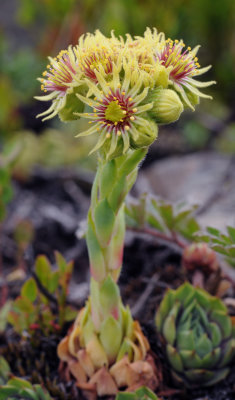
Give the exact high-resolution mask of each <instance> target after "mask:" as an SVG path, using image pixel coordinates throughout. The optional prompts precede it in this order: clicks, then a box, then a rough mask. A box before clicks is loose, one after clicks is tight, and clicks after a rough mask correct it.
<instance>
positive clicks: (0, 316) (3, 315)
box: [0, 300, 12, 372]
mask: <svg viewBox="0 0 235 400" xmlns="http://www.w3.org/2000/svg"><path fill="white" fill-rule="evenodd" d="M11 307H12V301H11V300H8V301H6V303H5V304H4V306H2V308H1V309H0V332H3V331H5V329H6V325H7V316H8V313H9V311H10V310H11ZM0 372H1V368H0Z"/></svg>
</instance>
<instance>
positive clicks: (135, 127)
mask: <svg viewBox="0 0 235 400" xmlns="http://www.w3.org/2000/svg"><path fill="white" fill-rule="evenodd" d="M112 76H113V79H112V81H110V82H109V83H107V82H106V81H105V79H104V78H103V75H102V74H100V73H98V71H96V77H97V82H98V84H99V85H95V84H94V83H92V82H89V81H88V80H87V84H88V86H89V89H90V92H91V93H93V94H94V96H95V97H94V99H92V98H87V97H84V96H81V95H80V94H78V95H77V97H78V98H79V100H81V101H83V102H84V103H85V104H87V105H88V106H90V107H92V109H93V110H92V112H89V113H83V114H82V115H81V114H80V113H78V114H77V115H78V116H83V117H85V118H88V119H91V121H89V123H90V124H91V125H92V126H91V128H89V129H88V130H87V131H85V132H82V133H80V134H79V135H78V136H87V135H91V134H93V133H98V134H99V139H98V142H97V144H96V146H95V147H94V148H93V150H92V152H94V151H96V150H98V149H100V148H101V147H102V146H103V145H104V144H105V145H106V146H107V144H108V151H107V152H106V153H107V154H106V157H107V158H109V157H112V156H113V155H114V154H115V151H116V149H117V147H120V153H121V154H123V153H126V152H127V150H128V149H129V148H130V147H134V148H136V147H138V142H139V141H140V133H141V136H142V138H143V140H142V141H141V147H145V146H148V145H150V144H151V143H152V142H153V140H154V139H155V138H156V136H157V125H156V124H155V123H154V122H153V121H151V120H150V119H149V118H148V116H147V114H146V111H147V110H149V109H151V108H152V103H151V102H147V101H146V97H147V95H148V88H144V89H143V88H142V81H141V80H139V82H138V83H136V84H135V85H134V86H132V87H130V81H131V68H130V67H129V66H126V71H125V78H124V79H123V82H122V83H120V80H119V73H118V67H115V70H114V72H113V75H112ZM144 101H145V103H144ZM119 155H120V154H119Z"/></svg>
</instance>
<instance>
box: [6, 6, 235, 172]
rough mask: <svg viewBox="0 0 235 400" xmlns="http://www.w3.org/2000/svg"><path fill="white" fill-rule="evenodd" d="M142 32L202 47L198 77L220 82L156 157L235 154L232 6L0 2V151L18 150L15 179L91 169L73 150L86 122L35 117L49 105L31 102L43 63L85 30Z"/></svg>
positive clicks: (83, 150)
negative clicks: (40, 168) (35, 172)
mask: <svg viewBox="0 0 235 400" xmlns="http://www.w3.org/2000/svg"><path fill="white" fill-rule="evenodd" d="M146 26H149V27H157V29H158V30H159V31H164V32H165V33H166V36H169V37H171V38H172V39H175V38H178V39H180V38H182V39H184V41H185V43H186V44H187V45H189V46H191V47H193V46H195V45H197V44H201V45H202V48H201V50H200V52H199V61H200V64H201V65H202V66H206V65H208V64H212V65H213V68H212V69H211V70H210V71H209V73H207V76H205V77H204V76H203V77H204V79H205V80H211V79H213V80H216V81H217V85H215V86H213V87H211V88H209V89H207V92H208V93H210V94H212V95H213V97H214V100H213V101H212V102H208V101H205V103H204V101H203V100H202V102H201V106H200V107H199V108H198V110H197V111H196V112H195V113H194V114H192V113H191V112H189V113H188V114H187V113H185V116H184V117H183V118H181V120H180V122H179V123H178V124H175V126H174V127H173V128H172V127H170V128H167V129H166V128H164V131H166V130H167V131H168V135H167V136H166V135H165V134H163V135H160V140H159V146H156V149H157V150H156V152H155V153H154V158H156V157H160V156H164V155H168V154H169V153H170V154H172V153H173V154H175V153H182V152H188V151H196V150H203V149H217V150H219V151H223V152H230V153H231V152H235V111H234V110H235V94H234V93H235V68H234V65H235V46H234V43H235V1H234V0H223V1H221V0H213V1H211V0H164V1H162V0H100V1H99V0H80V1H79V0H1V3H0V145H1V147H4V148H5V151H6V152H7V151H8V148H9V149H11V148H12V147H14V146H15V145H18V144H19V145H20V146H21V152H20V157H19V158H18V160H17V168H16V170H17V173H18V174H21V175H22V176H24V175H25V174H26V175H27V173H28V172H29V171H30V170H31V168H32V167H33V165H34V164H35V163H37V164H43V165H45V166H47V167H55V166H58V165H60V166H61V165H71V164H72V165H74V164H76V163H77V162H78V161H79V163H81V164H82V163H84V164H85V166H87V165H88V164H87V159H86V154H87V146H88V147H90V144H89V143H87V141H84V142H81V140H79V142H77V146H75V147H74V143H75V141H76V140H77V139H74V138H73V136H74V133H77V132H78V131H79V130H80V124H84V122H73V123H71V124H67V125H64V124H63V126H62V124H60V121H59V119H58V118H56V119H55V120H53V121H49V122H48V121H47V122H45V123H42V122H41V121H40V120H39V119H36V118H35V116H36V115H37V114H38V113H39V112H42V111H43V110H45V109H46V106H47V105H46V104H45V103H40V102H37V101H36V100H34V99H33V96H34V95H38V94H39V92H40V89H39V88H40V84H39V82H38V81H37V80H36V78H37V77H38V76H40V75H41V72H42V71H43V70H44V68H45V66H46V64H47V56H48V55H52V56H55V55H57V53H58V52H59V51H60V49H63V48H66V47H67V46H68V45H69V44H71V43H72V44H76V43H77V40H78V37H79V36H80V35H81V34H82V33H84V32H86V31H90V32H93V31H94V30H95V29H97V28H99V29H100V30H101V31H102V32H103V33H104V34H106V35H109V33H110V31H111V30H112V29H113V30H114V31H115V33H116V35H119V34H121V35H125V33H126V32H129V33H131V34H132V35H141V34H143V32H144V30H145V28H146ZM163 136H164V143H163V140H162V139H161V137H163ZM89 140H90V139H89ZM93 165H94V163H93V162H91V164H90V165H88V166H89V167H91V168H92V166H93Z"/></svg>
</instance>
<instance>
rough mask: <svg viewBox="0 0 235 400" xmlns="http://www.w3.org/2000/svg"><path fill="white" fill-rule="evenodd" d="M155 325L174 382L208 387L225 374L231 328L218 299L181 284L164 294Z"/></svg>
mask: <svg viewBox="0 0 235 400" xmlns="http://www.w3.org/2000/svg"><path fill="white" fill-rule="evenodd" d="M156 325H157V330H158V332H159V334H160V335H161V337H162V339H163V342H164V343H165V346H166V354H167V358H168V361H169V364H170V366H171V368H172V375H173V378H174V379H175V380H176V381H177V382H184V384H185V385H186V386H188V387H193V386H195V387H196V386H210V385H213V384H215V383H217V382H219V381H220V380H222V379H224V378H225V377H226V376H227V375H228V373H229V362H230V361H231V360H232V358H233V356H234V355H235V329H234V328H235V327H234V326H233V323H232V318H231V317H230V316H229V314H228V310H227V307H226V306H225V305H224V304H223V302H222V301H221V300H220V299H219V298H217V297H215V296H211V295H210V294H209V293H207V292H206V291H205V290H203V289H199V288H195V287H193V286H192V285H191V284H189V283H184V284H183V285H181V286H180V287H179V288H178V289H177V290H168V291H167V292H166V294H165V296H164V298H163V300H162V302H161V304H160V306H159V308H158V311H157V315H156Z"/></svg>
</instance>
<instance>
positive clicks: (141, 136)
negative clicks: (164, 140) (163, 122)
mask: <svg viewBox="0 0 235 400" xmlns="http://www.w3.org/2000/svg"><path fill="white" fill-rule="evenodd" d="M157 135H158V126H157V124H156V123H155V122H154V121H151V120H147V119H146V124H145V125H144V126H142V125H141V126H139V127H138V130H136V131H135V132H134V133H132V134H131V135H130V144H131V147H132V148H133V149H140V148H142V147H148V146H150V144H152V143H153V142H154V140H155V139H156V138H157Z"/></svg>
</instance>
